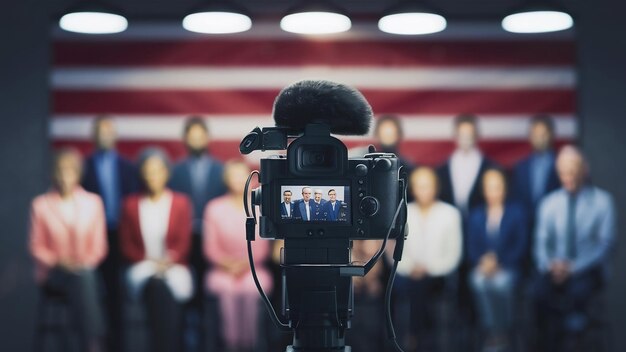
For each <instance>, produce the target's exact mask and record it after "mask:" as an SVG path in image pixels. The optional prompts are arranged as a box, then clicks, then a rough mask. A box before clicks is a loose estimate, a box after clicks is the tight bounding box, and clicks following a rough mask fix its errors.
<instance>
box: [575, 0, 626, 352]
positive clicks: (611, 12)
mask: <svg viewBox="0 0 626 352" xmlns="http://www.w3.org/2000/svg"><path fill="white" fill-rule="evenodd" d="M579 3H580V6H579V7H578V13H579V17H580V18H579V19H578V23H577V24H578V27H577V28H578V31H577V34H578V58H579V69H580V70H579V78H580V85H579V87H580V89H579V112H580V116H581V118H582V127H581V129H582V131H581V132H582V134H581V143H582V145H583V148H584V149H585V152H586V153H587V156H588V157H589V159H590V165H591V174H592V179H593V181H594V183H596V184H597V185H599V186H600V187H602V188H604V189H607V190H608V191H610V192H611V193H612V194H613V196H614V197H615V203H616V206H617V209H618V213H617V216H618V243H617V248H616V251H615V253H614V256H613V263H614V265H613V280H612V281H611V282H610V284H609V287H608V292H607V298H608V302H607V303H608V305H607V306H608V309H606V310H607V312H608V317H609V319H610V321H611V322H612V327H613V340H614V346H613V347H614V350H615V351H624V350H626V334H624V332H625V331H626V304H624V298H625V297H626V276H625V275H624V269H625V268H626V244H625V243H624V242H626V237H625V235H626V213H625V212H624V210H625V209H626V137H625V133H626V43H625V41H624V38H623V34H624V33H626V21H624V20H623V14H624V10H626V9H625V6H624V5H620V6H621V7H622V8H621V9H620V8H617V6H618V5H617V3H618V2H617V1H610V0H602V1H580V2H579ZM609 4H611V5H609Z"/></svg>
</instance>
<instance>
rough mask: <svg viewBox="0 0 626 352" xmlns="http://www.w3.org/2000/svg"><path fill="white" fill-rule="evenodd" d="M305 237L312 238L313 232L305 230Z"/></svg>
mask: <svg viewBox="0 0 626 352" xmlns="http://www.w3.org/2000/svg"><path fill="white" fill-rule="evenodd" d="M306 234H307V236H313V234H314V233H313V230H307V231H306Z"/></svg>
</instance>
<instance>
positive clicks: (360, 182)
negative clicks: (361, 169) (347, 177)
mask: <svg viewBox="0 0 626 352" xmlns="http://www.w3.org/2000/svg"><path fill="white" fill-rule="evenodd" d="M357 182H358V183H359V184H360V185H362V184H364V183H365V181H363V180H362V179H360V180H359V181H357Z"/></svg>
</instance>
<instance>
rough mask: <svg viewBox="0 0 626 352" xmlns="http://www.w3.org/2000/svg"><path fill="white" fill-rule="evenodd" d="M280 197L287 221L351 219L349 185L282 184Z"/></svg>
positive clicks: (282, 212) (283, 214) (342, 220)
mask: <svg viewBox="0 0 626 352" xmlns="http://www.w3.org/2000/svg"><path fill="white" fill-rule="evenodd" d="M280 199H281V202H280V205H279V206H280V217H281V219H282V220H285V221H289V220H298V221H318V222H320V221H334V222H344V223H345V222H349V221H350V204H349V201H350V187H347V186H315V185H311V186H307V185H289V186H281V187H280ZM346 200H347V201H346Z"/></svg>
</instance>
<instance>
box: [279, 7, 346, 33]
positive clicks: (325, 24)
mask: <svg viewBox="0 0 626 352" xmlns="http://www.w3.org/2000/svg"><path fill="white" fill-rule="evenodd" d="M350 27H352V22H351V21H350V18H348V16H345V15H342V14H340V13H336V12H325V11H310V12H297V13H292V14H289V15H287V16H285V17H283V18H282V20H280V28H282V30H284V31H286V32H291V33H298V34H331V33H340V32H345V31H347V30H349V29H350Z"/></svg>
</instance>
